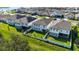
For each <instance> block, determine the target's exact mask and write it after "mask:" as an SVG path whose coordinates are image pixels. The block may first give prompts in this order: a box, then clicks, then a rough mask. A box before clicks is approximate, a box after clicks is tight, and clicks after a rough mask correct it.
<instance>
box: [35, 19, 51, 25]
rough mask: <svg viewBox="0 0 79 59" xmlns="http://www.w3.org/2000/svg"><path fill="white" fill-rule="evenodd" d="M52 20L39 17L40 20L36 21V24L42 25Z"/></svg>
mask: <svg viewBox="0 0 79 59" xmlns="http://www.w3.org/2000/svg"><path fill="white" fill-rule="evenodd" d="M51 21H52V20H51V19H46V18H43V19H39V20H38V21H36V22H34V24H40V25H48V24H49V23H50V22H51Z"/></svg>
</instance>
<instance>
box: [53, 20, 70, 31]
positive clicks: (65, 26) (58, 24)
mask: <svg viewBox="0 0 79 59" xmlns="http://www.w3.org/2000/svg"><path fill="white" fill-rule="evenodd" d="M51 27H53V28H57V29H64V30H70V29H71V24H70V23H69V22H68V21H66V20H60V21H54V22H52V26H51Z"/></svg>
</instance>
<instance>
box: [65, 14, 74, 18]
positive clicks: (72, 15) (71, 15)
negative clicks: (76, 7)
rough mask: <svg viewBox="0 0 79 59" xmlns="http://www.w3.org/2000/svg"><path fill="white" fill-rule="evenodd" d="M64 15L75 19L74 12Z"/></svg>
mask: <svg viewBox="0 0 79 59" xmlns="http://www.w3.org/2000/svg"><path fill="white" fill-rule="evenodd" d="M64 17H65V18H68V19H74V14H73V13H65V14H64Z"/></svg>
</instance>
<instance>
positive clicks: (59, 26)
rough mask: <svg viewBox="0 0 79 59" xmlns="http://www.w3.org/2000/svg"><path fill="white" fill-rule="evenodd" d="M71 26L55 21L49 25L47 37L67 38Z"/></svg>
mask: <svg viewBox="0 0 79 59" xmlns="http://www.w3.org/2000/svg"><path fill="white" fill-rule="evenodd" d="M70 30H71V24H70V23H69V22H68V21H66V20H56V21H53V22H52V24H51V28H50V30H49V35H51V36H55V37H66V38H68V37H69V34H70Z"/></svg>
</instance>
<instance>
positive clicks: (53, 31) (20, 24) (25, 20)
mask: <svg viewBox="0 0 79 59" xmlns="http://www.w3.org/2000/svg"><path fill="white" fill-rule="evenodd" d="M6 19H7V20H6ZM0 21H4V22H6V23H8V24H10V25H14V26H15V27H17V28H19V29H20V28H25V27H26V28H29V27H31V28H32V30H35V31H40V32H43V31H49V35H51V36H55V37H59V36H60V37H65V38H68V37H69V34H70V31H71V24H70V23H69V22H68V21H66V20H64V19H60V20H53V19H50V18H46V17H45V18H34V17H32V16H22V17H21V16H20V15H16V14H11V15H4V14H2V15H0Z"/></svg>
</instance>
